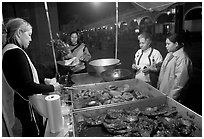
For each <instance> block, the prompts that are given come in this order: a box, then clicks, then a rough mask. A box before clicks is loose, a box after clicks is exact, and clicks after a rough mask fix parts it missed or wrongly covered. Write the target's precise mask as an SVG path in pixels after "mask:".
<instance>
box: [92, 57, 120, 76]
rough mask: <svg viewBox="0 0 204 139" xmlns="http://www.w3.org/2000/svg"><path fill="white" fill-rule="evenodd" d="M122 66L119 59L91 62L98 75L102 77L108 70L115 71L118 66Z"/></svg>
mask: <svg viewBox="0 0 204 139" xmlns="http://www.w3.org/2000/svg"><path fill="white" fill-rule="evenodd" d="M119 64H121V63H120V60H119V59H114V58H109V59H97V60H93V61H91V62H89V65H91V66H92V67H93V68H94V69H95V71H96V74H97V75H99V76H100V75H101V73H102V72H104V71H106V70H108V69H115V68H116V66H117V65H119Z"/></svg>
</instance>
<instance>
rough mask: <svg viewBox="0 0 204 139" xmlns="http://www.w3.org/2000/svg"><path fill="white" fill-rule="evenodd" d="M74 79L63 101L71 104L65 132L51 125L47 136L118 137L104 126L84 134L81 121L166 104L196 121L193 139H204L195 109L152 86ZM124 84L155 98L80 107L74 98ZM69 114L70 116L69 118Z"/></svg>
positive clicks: (133, 81) (86, 76) (79, 76)
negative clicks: (115, 112)
mask: <svg viewBox="0 0 204 139" xmlns="http://www.w3.org/2000/svg"><path fill="white" fill-rule="evenodd" d="M72 79H73V81H74V82H75V84H74V85H73V86H72V87H71V88H69V89H66V90H65V92H64V94H66V95H64V96H63V100H65V101H67V102H68V103H67V104H68V105H66V108H65V111H66V110H68V112H69V113H67V114H65V115H64V129H63V130H62V131H61V132H59V133H55V134H53V133H50V132H49V126H48V125H47V128H46V132H45V136H52V137H71V136H72V137H73V136H74V137H79V136H91V137H93V136H98V137H103V136H109V137H110V136H115V135H112V134H110V133H108V132H106V131H105V132H102V131H104V129H103V126H101V125H100V126H90V127H89V128H86V130H85V129H83V128H81V129H82V131H83V130H84V131H83V132H82V131H80V130H79V129H80V126H81V125H80V122H81V121H84V119H85V118H84V117H87V116H88V117H92V118H94V117H97V116H99V115H103V114H104V113H107V110H109V109H116V110H122V109H125V110H130V111H132V110H134V109H136V108H138V109H140V110H141V111H143V110H144V109H145V108H149V107H159V106H161V105H164V104H165V105H166V106H168V107H171V108H172V107H173V108H175V109H176V111H177V113H178V114H179V115H180V116H181V117H182V118H184V119H187V120H189V121H193V123H194V125H195V127H196V130H195V131H194V132H193V135H192V136H197V137H200V136H202V122H201V121H202V117H201V116H200V115H198V114H197V113H195V112H193V111H192V110H190V109H188V108H186V107H185V106H183V105H182V104H180V103H178V102H176V101H175V100H173V99H171V98H169V97H167V96H165V95H164V94H163V93H161V92H159V91H158V90H157V89H155V88H154V87H152V86H151V85H149V84H147V83H145V82H143V81H141V80H138V79H128V80H120V81H112V82H104V81H103V80H102V78H101V77H99V76H93V75H89V74H88V73H82V74H76V75H72ZM124 84H126V85H127V84H128V85H129V86H130V87H134V89H137V90H139V91H142V92H143V93H144V92H145V94H149V95H150V94H151V96H152V97H149V98H147V99H140V100H133V101H127V102H119V103H113V104H106V105H100V106H90V107H83V108H82V107H80V105H78V106H79V107H76V104H80V101H78V102H77V99H76V98H74V95H75V94H77V93H80V91H81V90H83V89H93V90H102V89H104V88H105V87H108V86H110V85H112V86H114V85H115V86H122V85H124ZM72 102H73V103H72ZM67 115H68V116H67ZM93 129H94V131H95V130H96V131H97V132H96V133H97V134H96V133H93V132H91V131H93Z"/></svg>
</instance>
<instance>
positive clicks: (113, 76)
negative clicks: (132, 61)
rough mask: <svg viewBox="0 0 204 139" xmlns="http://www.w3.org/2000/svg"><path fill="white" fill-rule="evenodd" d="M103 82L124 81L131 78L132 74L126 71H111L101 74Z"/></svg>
mask: <svg viewBox="0 0 204 139" xmlns="http://www.w3.org/2000/svg"><path fill="white" fill-rule="evenodd" d="M101 76H102V78H103V80H104V81H107V82H110V81H116V80H125V79H129V78H131V77H132V72H131V71H129V70H127V69H111V70H106V71H104V72H102V73H101Z"/></svg>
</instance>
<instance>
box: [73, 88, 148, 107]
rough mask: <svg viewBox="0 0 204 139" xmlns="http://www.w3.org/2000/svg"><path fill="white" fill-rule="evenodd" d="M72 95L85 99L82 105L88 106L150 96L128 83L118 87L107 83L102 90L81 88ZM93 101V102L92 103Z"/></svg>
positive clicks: (76, 98)
mask: <svg viewBox="0 0 204 139" xmlns="http://www.w3.org/2000/svg"><path fill="white" fill-rule="evenodd" d="M74 97H75V100H78V99H84V100H87V101H86V102H87V103H86V104H85V106H84V107H89V106H99V105H106V104H113V103H120V102H127V101H134V100H138V99H146V98H149V97H150V96H148V95H144V94H143V93H141V92H140V91H138V90H136V89H133V88H131V87H130V86H129V85H128V84H124V85H122V86H120V87H118V86H114V85H109V86H108V87H106V88H104V89H103V90H93V89H83V90H80V92H79V93H77V94H76V95H75V96H74ZM93 101H94V102H95V103H92V102H93Z"/></svg>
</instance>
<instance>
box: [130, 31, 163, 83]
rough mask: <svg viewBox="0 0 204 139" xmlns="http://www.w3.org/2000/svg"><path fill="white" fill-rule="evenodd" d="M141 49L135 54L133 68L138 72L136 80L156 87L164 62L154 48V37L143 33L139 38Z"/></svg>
mask: <svg viewBox="0 0 204 139" xmlns="http://www.w3.org/2000/svg"><path fill="white" fill-rule="evenodd" d="M138 40H139V46H140V49H139V50H138V51H137V52H136V53H135V59H134V63H133V64H132V68H133V69H134V70H135V71H136V75H135V78H137V79H141V80H143V81H145V82H147V83H150V84H151V85H152V86H154V87H156V85H157V80H158V74H159V70H160V67H161V64H162V61H163V58H162V55H161V54H160V52H159V51H158V50H156V49H154V48H152V46H151V44H152V36H151V34H150V33H147V32H143V33H141V34H140V35H139V36H138Z"/></svg>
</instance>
